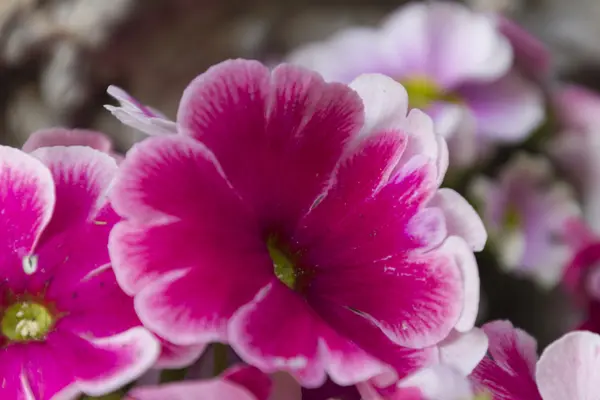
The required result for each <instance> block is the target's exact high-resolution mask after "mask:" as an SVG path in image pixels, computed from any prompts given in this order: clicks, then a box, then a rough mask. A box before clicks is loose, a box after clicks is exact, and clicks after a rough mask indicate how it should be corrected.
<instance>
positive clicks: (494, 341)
mask: <svg viewBox="0 0 600 400" xmlns="http://www.w3.org/2000/svg"><path fill="white" fill-rule="evenodd" d="M483 330H484V331H485V332H486V333H487V335H488V337H489V340H490V350H489V356H488V357H486V358H485V359H484V360H483V361H482V362H481V364H479V366H478V367H477V368H476V369H475V371H474V372H473V374H472V375H471V378H472V380H473V382H474V383H475V385H476V386H477V388H478V391H479V392H482V393H486V392H487V393H489V394H491V398H492V400H567V399H568V400H571V399H572V400H584V399H585V400H587V399H590V400H591V399H596V398H597V397H598V382H599V381H600V336H599V335H597V334H594V333H591V332H583V331H580V332H571V333H568V334H566V335H564V336H563V337H561V338H560V339H558V340H557V341H555V342H554V343H552V344H550V345H549V346H548V347H547V348H546V349H545V350H544V352H543V353H542V355H541V357H540V359H539V360H537V354H536V342H535V339H533V338H532V337H531V336H529V335H528V334H527V333H525V332H524V331H522V330H520V329H515V328H513V326H512V324H511V323H510V322H508V321H494V322H490V323H488V324H486V325H484V327H483Z"/></svg>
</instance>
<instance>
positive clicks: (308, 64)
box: [287, 26, 395, 83]
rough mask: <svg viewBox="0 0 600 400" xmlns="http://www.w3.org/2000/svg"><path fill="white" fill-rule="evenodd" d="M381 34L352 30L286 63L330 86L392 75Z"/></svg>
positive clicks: (305, 49)
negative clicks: (369, 76) (361, 77)
mask: <svg viewBox="0 0 600 400" xmlns="http://www.w3.org/2000/svg"><path fill="white" fill-rule="evenodd" d="M379 42H380V33H379V32H378V31H377V30H375V29H373V28H370V27H358V26H357V27H350V28H347V29H344V30H341V31H338V32H336V33H334V34H333V35H332V36H331V37H330V38H329V39H327V40H326V41H323V42H317V43H309V44H307V45H304V46H300V47H299V48H297V49H295V50H294V51H293V52H292V53H291V54H290V55H289V56H288V57H287V60H288V61H289V62H290V63H292V64H296V65H300V66H302V67H305V68H308V69H311V70H313V71H317V72H319V74H321V75H322V76H323V78H325V80H326V81H329V82H342V83H348V82H350V81H352V80H353V79H354V78H356V77H357V76H359V75H361V74H364V73H373V72H378V73H385V74H386V75H392V73H393V71H394V70H395V69H394V66H393V65H392V64H390V63H389V62H388V59H387V58H386V57H385V54H384V53H383V52H382V51H381V48H380V46H378V44H379Z"/></svg>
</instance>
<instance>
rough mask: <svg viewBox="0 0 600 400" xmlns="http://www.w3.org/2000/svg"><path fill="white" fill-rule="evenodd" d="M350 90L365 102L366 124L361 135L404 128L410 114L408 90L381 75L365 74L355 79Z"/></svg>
mask: <svg viewBox="0 0 600 400" xmlns="http://www.w3.org/2000/svg"><path fill="white" fill-rule="evenodd" d="M349 86H350V88H352V89H353V90H355V91H356V93H358V95H359V96H360V98H361V99H362V101H363V104H364V108H365V122H364V125H363V127H362V129H361V134H367V133H369V132H374V131H384V130H390V129H397V128H399V127H402V126H403V125H404V124H405V121H406V114H407V113H408V94H407V93H406V89H404V87H403V86H402V85H401V84H399V83H398V82H396V81H395V80H394V79H392V78H390V77H388V76H385V75H379V74H365V75H361V76H359V77H358V78H356V79H354V80H353V81H352V82H351V83H350V85H349Z"/></svg>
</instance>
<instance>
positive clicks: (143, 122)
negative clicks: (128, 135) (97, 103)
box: [104, 86, 177, 135]
mask: <svg viewBox="0 0 600 400" xmlns="http://www.w3.org/2000/svg"><path fill="white" fill-rule="evenodd" d="M107 92H108V94H109V95H111V96H112V97H114V98H115V99H116V100H117V101H118V102H119V106H118V107H115V106H112V105H105V106H104V107H105V108H106V109H107V110H108V111H110V112H111V113H112V114H113V115H114V116H115V117H116V118H117V119H119V121H121V122H123V123H124V124H125V125H129V126H131V127H133V128H135V129H138V130H140V131H142V132H144V133H146V134H148V135H164V134H168V133H176V132H177V125H176V124H175V123H174V122H172V121H170V120H168V119H167V117H165V116H164V115H162V114H161V113H160V112H158V111H156V110H154V109H153V108H151V107H148V106H145V105H143V104H142V103H140V102H139V101H137V100H136V99H135V98H133V97H132V96H130V95H129V94H128V93H126V92H125V91H124V90H123V89H121V88H118V87H116V86H110V87H109V88H108V90H107Z"/></svg>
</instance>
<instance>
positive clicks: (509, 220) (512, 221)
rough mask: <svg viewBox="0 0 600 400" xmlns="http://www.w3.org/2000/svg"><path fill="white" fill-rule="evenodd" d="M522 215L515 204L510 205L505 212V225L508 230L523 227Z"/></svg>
mask: <svg viewBox="0 0 600 400" xmlns="http://www.w3.org/2000/svg"><path fill="white" fill-rule="evenodd" d="M521 222H522V221H521V215H520V214H519V210H517V208H516V207H515V206H514V205H509V206H508V207H507V209H506V211H505V213H504V227H505V228H506V229H507V230H508V231H516V230H518V229H519V228H520V227H521Z"/></svg>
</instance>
